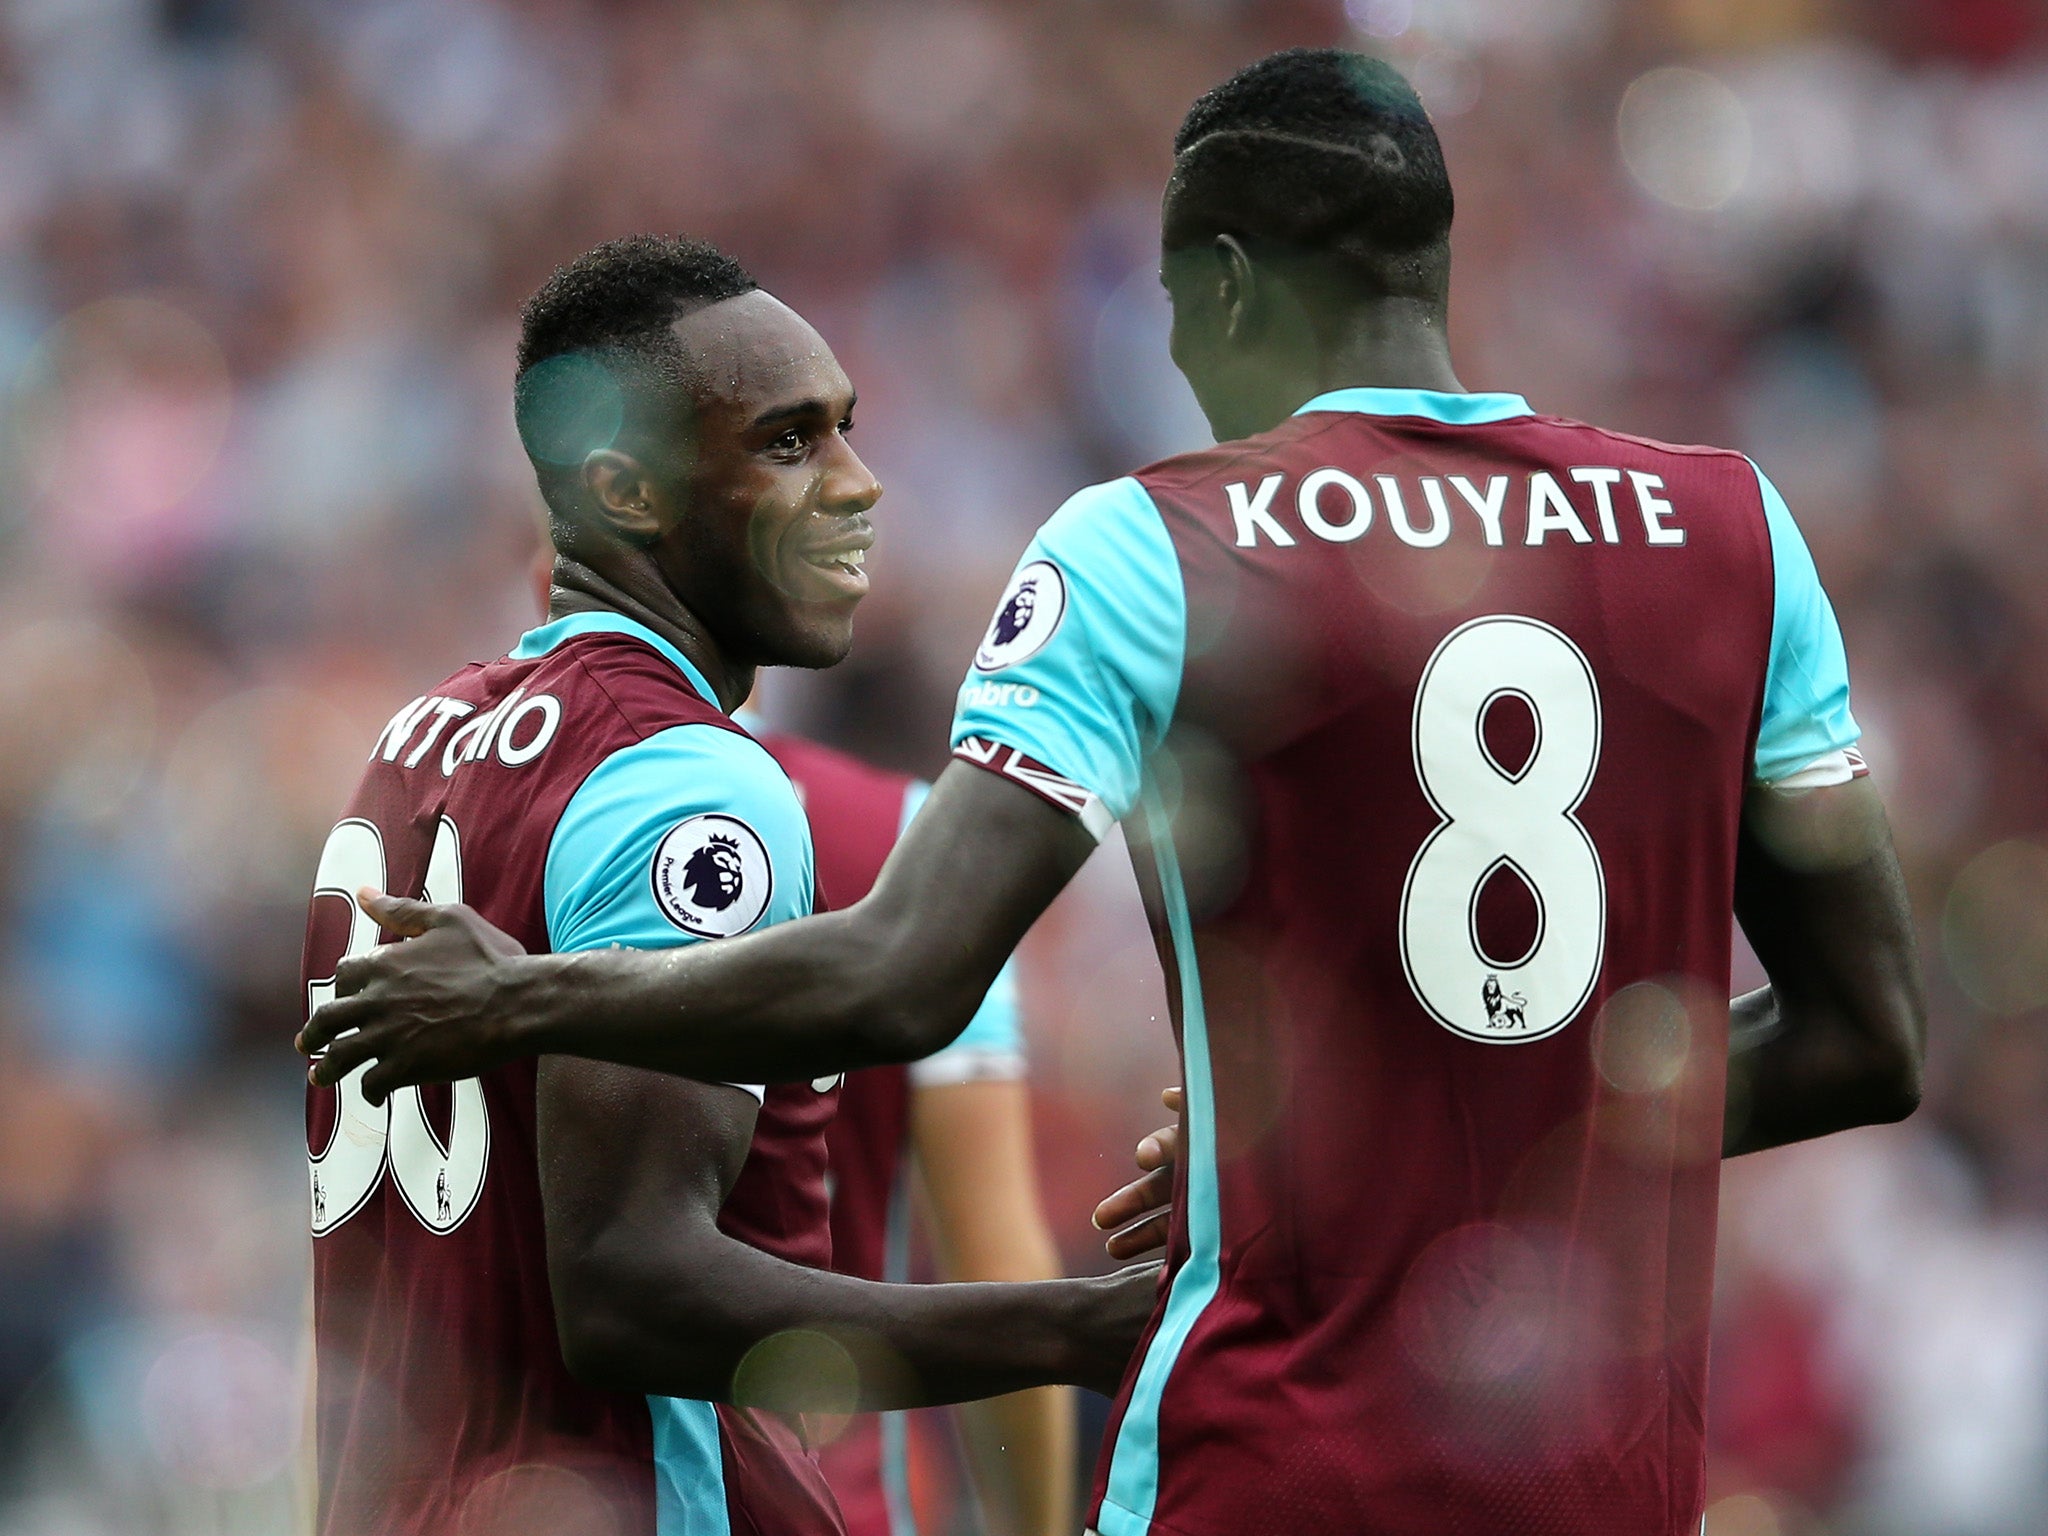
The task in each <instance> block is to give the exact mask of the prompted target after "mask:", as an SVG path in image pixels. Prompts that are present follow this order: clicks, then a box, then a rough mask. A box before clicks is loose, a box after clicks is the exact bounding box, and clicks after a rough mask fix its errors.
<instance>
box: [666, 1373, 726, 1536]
mask: <svg viewBox="0 0 2048 1536" xmlns="http://www.w3.org/2000/svg"><path fill="white" fill-rule="evenodd" d="M647 1412H648V1415H649V1416H650V1417H651V1418H652V1419H653V1421H654V1530H655V1536H731V1532H732V1516H731V1515H730V1514H729V1513H728V1511H727V1507H726V1502H725V1451H724V1448H723V1446H722V1445H721V1443H720V1440H719V1428H718V1410H717V1409H716V1408H713V1407H712V1406H711V1405H710V1404H709V1403H700V1402H697V1401H695V1400H694V1399H689V1398H680V1397H650V1398H648V1399H647Z"/></svg>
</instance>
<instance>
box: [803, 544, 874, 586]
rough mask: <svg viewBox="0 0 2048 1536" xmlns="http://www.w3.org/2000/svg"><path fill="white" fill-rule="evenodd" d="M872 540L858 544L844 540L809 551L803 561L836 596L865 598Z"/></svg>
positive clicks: (805, 553) (804, 555)
mask: <svg viewBox="0 0 2048 1536" xmlns="http://www.w3.org/2000/svg"><path fill="white" fill-rule="evenodd" d="M870 542H872V540H871V539H862V540H860V541H859V542H857V543H844V542H842V543H838V544H828V545H826V546H825V547H823V548H822V549H813V550H806V551H805V552H804V554H803V557H802V558H803V562H804V564H805V565H807V566H809V567H810V569H811V570H813V571H815V572H816V573H817V574H818V575H819V576H820V577H822V578H823V585H824V586H825V587H826V588H827V589H829V591H830V593H831V595H832V596H833V597H835V598H840V599H844V598H855V599H858V598H860V597H864V596H865V595H866V594H867V590H868V573H867V571H866V569H865V566H866V564H867V558H868V545H869V543H870Z"/></svg>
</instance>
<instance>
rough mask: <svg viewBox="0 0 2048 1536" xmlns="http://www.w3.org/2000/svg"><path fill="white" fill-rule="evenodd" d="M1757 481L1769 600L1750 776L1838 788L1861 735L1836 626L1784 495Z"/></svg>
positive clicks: (1854, 761)
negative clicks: (1767, 541) (1767, 543)
mask: <svg viewBox="0 0 2048 1536" xmlns="http://www.w3.org/2000/svg"><path fill="white" fill-rule="evenodd" d="M1751 468H1755V466H1754V465H1752V466H1751ZM1756 478H1757V485H1758V488H1759V489H1760V490H1761V492H1762V494H1763V505H1764V520H1765V523H1766V525H1767V526H1768V527H1769V529H1770V536H1771V565H1772V573H1773V581H1774V595H1773V599H1772V612H1771V656H1770V664H1769V670H1768V673H1767V675H1766V678H1765V682H1764V708H1763V720H1762V723H1761V724H1760V726H1759V727H1758V730H1757V738H1756V762H1755V766H1754V775H1755V778H1756V781H1757V782H1758V783H1762V784H1773V785H1778V786H1781V787H1791V788H1814V787H1818V786H1820V785H1823V784H1836V783H1843V782H1846V781H1847V780H1848V779H1850V778H1853V777H1855V776H1856V775H1857V774H1859V773H1861V772H1862V771H1863V760H1862V757H1861V755H1860V754H1858V753H1857V752H1856V750H1855V747H1856V744H1857V742H1859V741H1860V740H1862V737H1863V732H1862V729H1861V728H1860V727H1859V726H1858V725H1857V724H1856V717H1855V716H1854V715H1852V714H1851V713H1850V712H1849V659H1848V653H1847V652H1846V650H1845V649H1844V648H1843V645H1842V629H1841V626H1840V625H1839V624H1838V623H1836V621H1835V610H1834V608H1833V607H1832V606H1830V604H1829V603H1828V596H1827V593H1826V592H1824V591H1822V590H1821V584H1820V573H1819V572H1818V571H1817V570H1816V569H1815V568H1814V564H1813V555H1812V553H1811V551H1809V550H1808V549H1807V547H1806V540H1805V539H1804V538H1803V537H1802V536H1801V535H1800V532H1799V525H1798V524H1797V523H1795V522H1793V521H1792V512H1791V509H1790V508H1788V507H1787V506H1786V505H1785V498H1784V497H1783V496H1781V495H1779V494H1778V488H1777V487H1776V486H1774V485H1772V484H1771V482H1770V480H1769V479H1768V478H1766V477H1765V475H1764V473H1763V471H1762V470H1760V469H1759V470H1757V471H1756Z"/></svg>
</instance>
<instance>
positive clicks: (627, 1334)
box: [305, 239, 1151, 1536]
mask: <svg viewBox="0 0 2048 1536" xmlns="http://www.w3.org/2000/svg"><path fill="white" fill-rule="evenodd" d="M517 402H518V414H519V421H520V428H521V435H522V438H523V440H524V441H525V442H526V444H527V446H528V449H529V451H530V453H531V455H532V457H533V460H534V465H535V469H536V472H537V474H538V476H539V479H540V484H541V489H542V492H543V495H544V496H545V498H546V499H547V502H548V504H549V507H550V511H551V524H550V526H551V534H552V537H553V540H554V543H555V547H556V551H557V559H556V563H555V568H554V590H553V599H552V602H551V605H550V611H551V614H552V615H553V617H552V620H551V622H549V623H547V624H545V625H543V626H542V627H541V628H539V629H536V630H534V631H532V632H531V633H530V634H528V635H527V636H526V637H525V638H524V639H522V640H521V641H520V643H519V645H518V646H517V647H516V648H515V649H514V650H513V652H512V653H511V654H510V655H509V656H507V657H505V658H504V659H502V660H500V661H498V662H496V663H492V664H490V665H488V666H472V667H469V668H466V669H464V670H463V671H462V672H460V673H458V674H456V676H454V677H452V678H450V679H449V680H448V681H446V682H445V683H443V684H441V685H440V686H438V687H437V688H435V689H434V690H433V691H432V692H431V693H429V694H427V695H425V696H423V697H422V698H420V699H418V700H415V701H414V702H412V703H411V704H408V705H407V706H406V707H405V708H403V709H401V710H400V711H399V712H398V713H397V714H396V715H394V716H393V717H392V720H391V723H390V725H389V726H388V727H387V728H386V730H385V732H384V733H383V735H382V737H381V738H380V739H379V740H378V742H377V744H376V746H375V748H374V749H373V751H372V753H371V760H370V766H369V768H368V770H367V771H366V773H365V775H364V778H363V782H362V786H361V788H360V789H359V790H358V792H357V794H356V796H355V799H354V801H353V802H352V804H351V806H350V810H349V814H348V817H347V818H346V819H345V820H344V821H343V822H342V823H341V824H340V825H339V826H338V827H337V828H336V829H335V832H334V833H333V835H332V836H331V837H330V839H329V841H328V844H327V848H326V850H325V852H324V854H323V856H322V858H321V864H320V874H319V878H318V881H317V892H316V896H315V899H314V902H313V911H312V914H311V917H310V919H309V925H308V938H307V946H306V965H305V975H306V980H307V985H308V988H309V993H310V995H311V996H312V997H313V998H314V999H315V1000H316V1001H317V1000H318V998H320V997H321V996H322V995H325V994H327V993H328V992H329V991H330V990H331V987H332V982H331V980H329V979H327V978H331V977H332V975H333V974H334V971H335V968H336V962H337V961H338V960H339V958H340V957H341V955H342V954H344V953H353V952H359V951H360V950H361V949H362V948H364V947H366V945H367V944H368V943H369V942H370V941H371V940H372V938H373V936H374V929H373V928H372V927H371V925H369V924H368V923H367V922H366V921H364V920H363V919H361V918H360V917H359V916H357V915H356V914H355V913H354V912H353V910H352V908H351V906H350V903H349V901H348V895H349V893H350V892H351V891H352V890H354V889H355V888H356V887H358V886H361V885H372V886H377V887H380V888H387V887H388V888H390V889H395V890H414V891H418V890H425V891H427V892H429V893H431V894H433V895H435V896H437V897H440V898H442V899H459V898H464V897H466V898H467V899H468V900H469V901H471V902H473V903H474V904H475V905H476V906H477V907H478V908H479V909H481V910H483V911H487V912H489V913H490V914H491V915H492V916H493V918H495V919H496V920H497V921H499V922H501V923H503V924H504V925H505V926H506V928H507V929H508V930H509V931H510V932H511V933H512V934H513V935H515V936H516V937H517V938H518V939H519V940H520V941H521V942H522V943H524V944H526V945H528V946H531V947H534V948H555V949H560V950H570V949H582V948H612V949H616V948H618V947H620V946H622V945H624V946H661V945H681V944H687V943H691V942H693V941H696V940H702V939H709V938H721V937H730V936H732V935H735V934H739V933H742V932H745V931H747V930H749V929H751V928H756V927H766V926H769V925H772V924H774V923H777V922H780V921H783V920H785V919H788V918H791V917H796V916H800V915H802V914H803V913H805V912H807V911H808V910H809V909H810V905H811V886H812V869H811V848H810V842H809V837H808V831H807V828H806V826H805V822H804V816H803V811H802V808H801V806H800V805H799V803H798V801H797V798H796V795H795V793H794V791H793V790H792V788H791V786H790V783H789V781H788V779H787V777H786V776H785V775H784V774H783V773H782V772H781V770H780V769H779V768H778V767H777V766H776V765H775V763H774V761H773V759H772V758H770V757H769V755H768V754H767V752H766V751H765V750H763V749H762V748H761V747H760V746H759V745H758V744H757V743H755V742H754V741H753V740H752V739H751V738H750V737H748V736H747V734H746V733H745V732H744V731H743V730H742V729H741V728H740V727H738V726H737V725H735V724H733V722H732V721H731V720H730V719H729V718H728V717H727V715H726V713H725V711H726V710H727V709H728V708H731V707H733V706H736V705H737V704H738V702H739V701H740V700H742V699H743V698H745V696H746V694H747V693H748V691H749V690H750V689H751V687H752V684H753V676H754V671H755V668H756V667H758V666H760V665H763V664H770V663H781V664H789V665H802V666H814V667H815V666H829V665H831V664H833V663H834V662H836V661H838V660H839V659H840V658H841V657H842V656H843V655H844V654H845V651H846V648H847V645H848V643H849V642H850V638H851V626H852V615H853V610H854V607H855V605H856V604H857V603H858V601H859V599H860V597H861V595H862V594H863V593H864V592H865V590H866V585H867V583H866V578H865V576H864V575H863V573H862V571H861V569H860V567H861V565H862V559H863V555H864V552H865V550H866V549H867V547H868V546H869V544H870V543H871V542H872V540H873V533H872V529H871V528H870V526H869V523H868V521H867V516H866V514H867V511H868V509H869V507H870V506H872V504H873V503H874V501H875V499H876V497H877V496H878V495H879V489H880V488H879V487H878V486H877V485H876V483H875V481H874V479H873V477H872V476H871V475H869V474H868V472H867V470H866V468H865V467H864V466H863V465H862V464H861V462H860V460H859V458H858V457H857V456H856V455H855V454H854V453H853V451H852V449H851V448H850V447H849V446H848V444H847V441H846V436H845V434H846V430H847V428H848V426H849V424H850V416H851V412H852V408H853V392H852V386H851V385H850V384H849V382H848V381H847V379H846V376H845V374H844V373H843V372H842V371H841V370H840V368H839V366H838V364H837V363H836V362H835V361H834V359H833V357H832V354H831V352H830V350H829V349H828V348H826V347H825V345H824V343H823V342H822V341H821V340H820V339H819V338H818V336H817V334H816V332H814V331H813V330H812V329H811V328H810V327H809V325H807V324H806V323H805V322H804V321H803V320H802V319H801V318H800V317H798V316H797V315H795V314H794V313H793V312H792V311H790V310H789V309H788V308H786V307H785V306H783V305H782V304H780V303H778V302H777V301H776V300H774V299H773V298H771V297H770V296H769V295H767V294H765V293H762V292H761V291H759V290H758V289H757V288H756V287H755V285H754V283H753V282H752V280H751V279H750V278H749V277H748V276H747V275H746V273H745V272H744V271H742V270H741V269H740V268H739V267H738V265H737V264H736V263H734V262H732V261H731V260H730V259H728V258H726V257H724V256H722V255H720V254H719V253H718V252H716V251H714V250H712V249H711V248H709V247H707V246H702V245H693V244H689V243H683V242H675V241H663V240H653V239H639V240H626V241H618V242H613V243H612V244H610V245H606V246H602V247H600V248H598V249H597V250H595V251H593V252H591V253H590V254H588V255H587V256H585V257H583V258H581V259H579V260H578V261H576V262H573V263H571V264H570V265H569V266H567V267H565V268H563V269H561V270H560V271H559V272H557V273H556V274H555V276H554V277H553V278H552V279H550V281H549V282H548V283H547V284H546V285H545V286H544V287H543V289H542V290H541V291H540V292H539V293H538V294H537V295H536V296H535V297H534V299H533V300H532V301H531V302H530V303H529V304H528V306H527V308H526V311H525V315H524V329H523V332H522V336H521V341H520V374H519V383H518V389H517ZM325 898H338V899H325ZM836 1089H837V1081H836V1079H835V1078H833V1077H830V1076H826V1075H820V1077H818V1078H817V1079H816V1080H813V1081H809V1082H805V1083H799V1084H794V1085H791V1086H788V1087H778V1088H775V1089H772V1090H767V1091H765V1092H764V1091H763V1090H761V1089H757V1088H756V1089H747V1088H735V1087H727V1086H714V1085H709V1084H703V1083H691V1082H685V1081H683V1080H681V1079H676V1078H669V1077H663V1076H660V1075H657V1074H652V1073H647V1072H641V1071H635V1070H632V1069H624V1068H615V1067H607V1066H600V1065H597V1064H595V1063H591V1062H587V1061H576V1060H568V1059H553V1060H546V1061H542V1062H541V1063H539V1064H538V1066H537V1067H536V1066H534V1065H530V1064H524V1063H522V1064H519V1065H517V1066H514V1067H510V1068H506V1069H501V1070H499V1071H496V1072H492V1073H490V1074H488V1075H486V1076H484V1077H482V1078H470V1079H466V1080H464V1081H463V1082H460V1083H458V1084H456V1085H455V1087H454V1088H453V1090H452V1091H451V1092H449V1093H445V1094H437V1095H434V1096H431V1097H430V1096H427V1095H422V1094H420V1093H417V1092H412V1091H407V1092H403V1093H400V1094H396V1095H393V1096H392V1097H391V1098H390V1099H389V1100H383V1099H382V1098H381V1096H380V1098H379V1101H378V1102H376V1103H372V1102H370V1101H369V1100H367V1099H366V1098H365V1097H364V1095H363V1093H362V1091H361V1085H360V1079H359V1078H355V1077H351V1078H349V1079H346V1080H344V1081H343V1082H342V1083H341V1085H340V1087H339V1090H338V1091H336V1092H328V1091H324V1090H321V1091H315V1092H314V1093H313V1094H312V1095H311V1096H310V1098H309V1103H308V1131H309V1151H310V1153H311V1164H312V1166H311V1187H312V1212H313V1231H314V1236H315V1244H314V1301H315V1320H316V1321H315V1326H316V1334H317V1344H318V1349H319V1358H320V1361H321V1369H320V1373H319V1391H320V1402H319V1409H318V1413H319V1422H318V1437H319V1461H320V1478H321V1491H320V1523H321V1527H322V1529H323V1530H326V1531H329V1532H377V1533H380V1536H385V1533H392V1532H406V1531H417V1532H426V1531H454V1530H458V1529H460V1530H463V1531H505V1532H512V1531H526V1530H535V1529H551V1530H554V1529H585V1528H591V1529H595V1528H606V1529H612V1530H616V1531H621V1532H634V1531H646V1532H678V1531H685V1530H687V1531H689V1532H692V1533H695V1532H700V1531H711V1532H723V1531H726V1530H728V1529H731V1530H749V1531H761V1532H772V1533H775V1536H784V1533H799V1536H801V1533H812V1536H826V1533H831V1532H835V1531H837V1530H839V1529H840V1525H839V1519H838V1514H837V1510H836V1508H835V1506H834V1504H833V1501H832V1498H831V1495H830V1494H829V1492H828V1491H827V1490H826V1488H825V1485H824V1483H823V1481H822V1479H821V1477H820V1476H819V1473H818V1471H817V1468H816V1465H815V1463H814V1461H813V1460H812V1458H811V1456H810V1454H809V1452H808V1450H807V1448H806V1447H805V1445H804V1444H803V1440H802V1435H801V1431H800V1429H799V1427H798V1425H797V1423H796V1421H795V1420H794V1419H793V1418H787V1417H784V1416H783V1415H782V1414H780V1413H775V1412H764V1411H756V1410H755V1409H747V1408H734V1407H729V1406H720V1407H716V1408H714V1406H713V1401H714V1400H717V1401H719V1402H721V1403H723V1402H729V1401H730V1400H732V1399H734V1398H741V1399H745V1400H746V1401H748V1402H750V1403H753V1404H756V1405H759V1406H760V1407H763V1408H769V1409H780V1410H792V1409H800V1408H804V1407H819V1406H837V1407H839V1408H841V1409H844V1408H847V1407H850V1406H853V1405H854V1404H855V1402H859V1403H860V1404H861V1405H862V1406H873V1407H883V1406H891V1405H894V1404H900V1403H916V1402H925V1401H945V1400H950V1399H952V1398H955V1397H960V1396H975V1395H982V1394H985V1393H988V1392H1000V1391H1008V1390H1013V1389H1015V1388H1018V1387H1023V1386H1031V1385H1036V1384H1039V1383H1042V1382H1048V1381H1067V1380H1080V1379H1088V1378H1089V1377H1091V1376H1092V1377H1094V1378H1095V1379H1097V1380H1107V1379H1113V1377H1114V1375H1115V1373H1116V1371H1117V1370H1118V1369H1119V1368H1120V1366H1121V1364H1122V1362H1123V1360H1124V1358H1126V1356H1127V1355H1128V1351H1129V1347H1130V1344H1131V1341H1132V1340H1133V1339H1134V1337H1135V1334H1136V1331H1137V1327H1138V1325H1139V1322H1140V1321H1141V1319H1142V1316H1143V1313H1144V1311H1145V1310H1146V1308H1147V1306H1148V1304H1149V1301H1150V1296H1151V1286H1150V1283H1149V1281H1148V1280H1147V1278H1146V1277H1145V1276H1144V1275H1143V1274H1142V1273H1134V1274H1132V1275H1131V1276H1129V1277H1126V1278H1125V1279H1122V1280H1117V1281H1112V1282H1110V1283H1108V1284H1106V1285H1105V1284H1103V1283H1100V1282H1089V1281H1072V1282H1049V1283H1046V1284H1042V1285H1037V1286H1012V1287H999V1286H949V1287H925V1288H915V1287H885V1286H877V1285H872V1284H866V1283H863V1282H859V1281H855V1280H851V1279H845V1278H841V1277H836V1276H831V1275H829V1274H826V1273H823V1272H821V1271H820V1269H818V1268H817V1267H815V1266H822V1265H823V1264H824V1263H825V1262H826V1259H827V1257H828V1254H829V1237H828V1233H827V1227H826V1203H825V1146H824V1139H823V1138H824V1127H825V1123H826V1121H827V1120H828V1119H829V1118H830V1115H831V1111H832V1104H833V1099H834V1097H835V1093H836ZM806 1266H811V1267H806ZM829 1338H843V1339H844V1340H845V1342H844V1343H832V1342H828V1339H829ZM820 1351H822V1352H823V1353H822V1354H821V1353H820ZM856 1356H858V1362H856V1358H855V1357H856ZM856 1363H859V1364H862V1365H868V1366H870V1367H871V1368H870V1369H868V1370H867V1371H866V1372H865V1373H864V1374H863V1375H862V1376H861V1377H860V1378H859V1379H858V1382H856V1380H855V1379H854V1378H853V1377H852V1375H851V1374H850V1373H851V1371H852V1369H853V1367H854V1366H855V1364H856ZM835 1400H836V1401H835Z"/></svg>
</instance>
